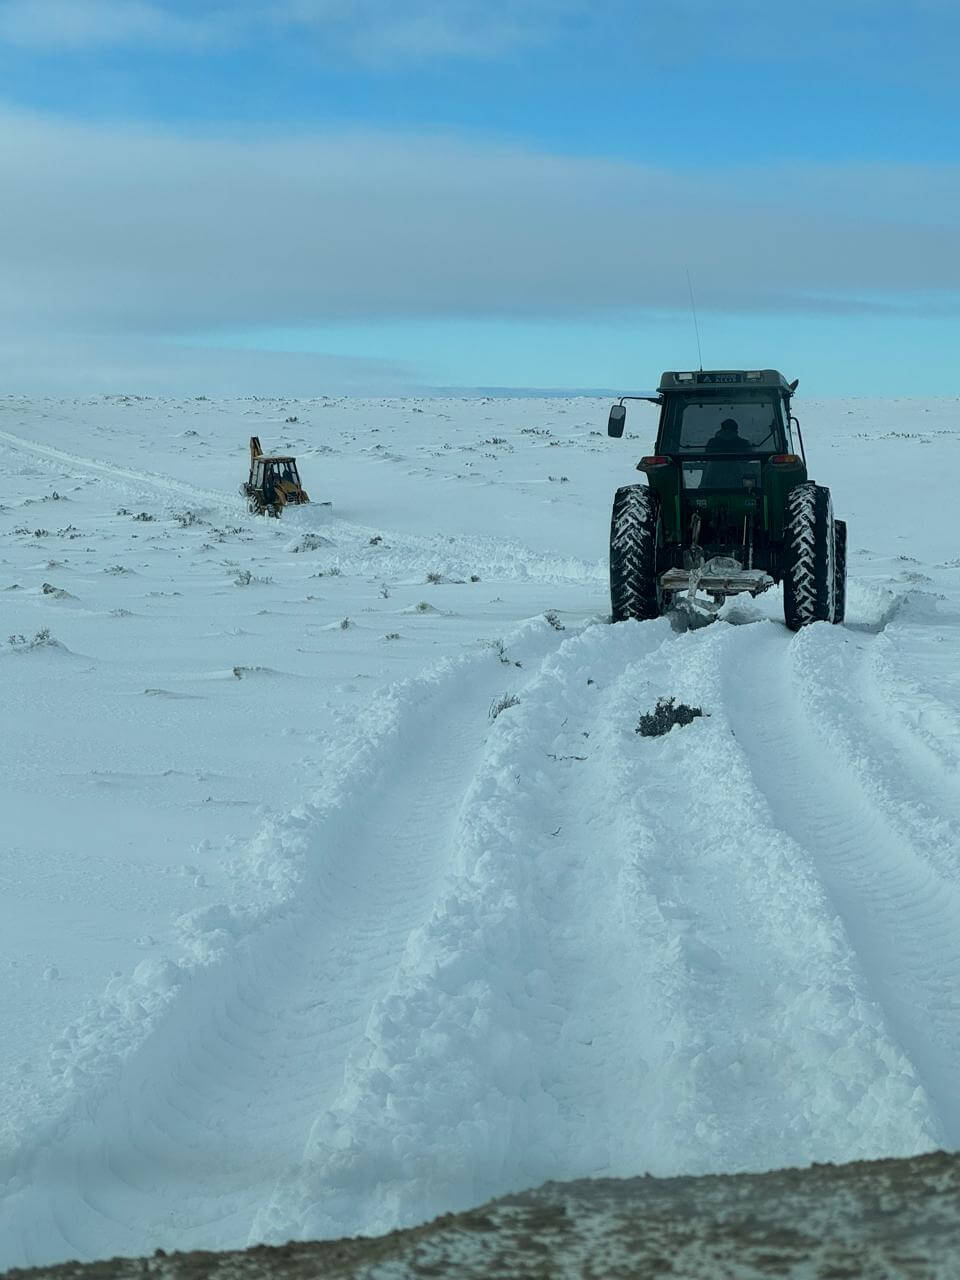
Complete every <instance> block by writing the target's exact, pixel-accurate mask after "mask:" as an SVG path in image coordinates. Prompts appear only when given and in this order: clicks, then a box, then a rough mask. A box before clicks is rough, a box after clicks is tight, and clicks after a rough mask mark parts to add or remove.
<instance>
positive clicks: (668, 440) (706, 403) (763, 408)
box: [657, 391, 783, 454]
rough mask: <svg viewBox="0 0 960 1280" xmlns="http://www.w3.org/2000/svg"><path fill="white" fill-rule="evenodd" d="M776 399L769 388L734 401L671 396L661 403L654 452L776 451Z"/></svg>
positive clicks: (779, 436) (779, 424)
mask: <svg viewBox="0 0 960 1280" xmlns="http://www.w3.org/2000/svg"><path fill="white" fill-rule="evenodd" d="M782 450H783V418H782V416H781V409H780V401H779V398H778V397H776V396H772V395H771V394H770V392H769V391H757V392H756V394H755V395H753V396H750V397H747V396H744V395H743V393H741V394H740V395H738V396H737V398H736V400H731V399H725V398H721V397H719V396H704V397H703V399H702V400H695V399H694V398H693V397H692V396H671V397H669V399H668V400H667V403H666V405H665V406H664V417H663V423H662V426H661V432H660V444H659V446H658V449H657V452H658V453H667V454H676V453H699V454H705V453H734V454H736V453H741V454H742V453H780V452H782Z"/></svg>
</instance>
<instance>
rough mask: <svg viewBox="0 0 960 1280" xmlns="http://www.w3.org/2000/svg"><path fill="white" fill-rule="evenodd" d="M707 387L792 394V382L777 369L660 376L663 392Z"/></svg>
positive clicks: (729, 370) (703, 370) (700, 372)
mask: <svg viewBox="0 0 960 1280" xmlns="http://www.w3.org/2000/svg"><path fill="white" fill-rule="evenodd" d="M705 387H713V388H717V389H718V390H728V389H731V388H733V387H741V388H743V389H744V390H746V389H748V388H755V387H764V388H766V387H769V388H772V389H773V390H775V391H780V392H782V393H784V394H786V395H791V394H792V388H791V386H790V384H789V383H788V382H787V380H786V378H785V377H784V376H783V374H782V373H779V372H778V371H777V370H776V369H694V370H691V371H690V372H688V373H664V374H662V375H661V377H660V387H659V390H660V392H661V394H662V393H663V392H664V391H702V390H703V389H704V388H705Z"/></svg>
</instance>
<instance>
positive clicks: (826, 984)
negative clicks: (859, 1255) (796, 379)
mask: <svg viewBox="0 0 960 1280" xmlns="http://www.w3.org/2000/svg"><path fill="white" fill-rule="evenodd" d="M798 407H799V408H800V409H801V418H802V421H803V425H804V430H805V437H806V442H807V450H808V454H809V456H810V460H811V471H812V474H813V475H814V477H815V478H816V479H818V480H820V481H821V482H823V483H828V484H830V485H831V487H832V489H833V492H834V501H835V506H836V508H837V511H838V514H840V515H842V516H845V517H846V518H847V520H848V522H849V529H850V573H851V581H850V589H849V599H848V618H847V625H846V626H845V627H842V628H839V627H833V628H831V627H828V626H826V625H817V626H815V627H813V628H810V629H809V630H807V631H805V632H802V633H800V634H799V635H796V636H793V635H790V634H789V633H788V632H786V630H785V629H784V628H783V626H782V622H781V621H780V598H779V595H778V594H777V593H770V594H769V595H768V596H765V597H762V598H761V599H759V600H758V601H756V602H750V601H747V602H742V601H741V602H731V603H729V604H728V605H727V606H725V609H724V620H723V621H721V622H719V623H717V624H715V625H714V626H712V627H709V628H706V629H704V630H698V631H690V632H681V631H678V630H675V629H673V628H672V627H671V625H670V623H669V621H667V620H661V621H659V622H655V623H646V624H640V625H638V624H624V625H620V626H617V627H610V626H609V625H607V622H606V616H607V608H608V604H607V597H606V539H607V522H608V518H609V506H610V499H611V497H612V493H613V490H614V488H615V487H616V486H617V485H618V484H621V483H628V482H630V479H631V476H632V475H633V474H634V473H633V472H632V470H631V468H632V463H633V461H634V460H635V458H636V457H637V456H639V455H640V454H641V453H643V452H645V451H647V450H648V449H649V446H650V443H651V440H650V438H649V436H650V421H651V420H650V418H649V417H644V415H643V411H642V410H638V411H637V413H636V414H635V415H633V416H632V417H631V420H630V434H629V435H628V437H627V438H626V439H625V440H624V441H623V442H616V441H608V440H607V439H606V437H605V435H603V434H601V433H602V432H603V427H604V421H605V411H606V405H605V404H602V403H600V402H597V401H591V400H566V401H564V400H553V401H538V400H513V401H511V400H482V399H480V400H455V399H449V400H394V401H374V400H369V401H356V400H327V399H318V400H312V401H292V400H291V401H282V402H281V401H275V400H255V399H251V400H240V401H233V402H228V401H217V402H210V401H205V400H193V401H172V400H140V399H137V398H131V397H107V398H96V399H91V400H84V401H25V400H20V399H15V398H7V399H4V400H0V448H2V449H3V455H2V456H3V462H2V467H3V474H4V480H5V483H4V486H3V492H2V495H0V503H2V506H0V603H2V606H3V626H2V628H0V688H2V690H3V709H4V712H5V725H6V730H7V731H6V733H5V735H4V741H3V745H2V747H0V803H2V807H3V813H4V815H5V817H4V822H3V825H2V831H3V836H2V847H0V884H2V888H3V893H2V896H0V963H2V965H3V969H4V979H5V980H4V982H3V984H2V987H0V1016H2V1019H3V1023H2V1025H3V1028H4V1034H3V1036H2V1038H0V1073H2V1074H0V1079H2V1081H3V1089H2V1091H0V1178H2V1179H3V1182H4V1185H3V1199H2V1203H0V1268H3V1267H8V1266H15V1265H26V1264H31V1263H43V1262H50V1261H56V1260H58V1259H61V1258H67V1257H74V1256H75V1257H81V1258H92V1257H103V1256H107V1255H110V1254H114V1253H130V1254H134V1253H145V1252H150V1251H151V1250H153V1249H154V1248H156V1247H160V1246H162V1247H163V1248H166V1249H170V1248H197V1247H207V1248H225V1247H236V1246H240V1245H243V1244H244V1243H246V1242H247V1240H248V1239H250V1240H258V1239H266V1240H282V1239H286V1238H287V1237H289V1236H299V1237H303V1236H310V1235H323V1236H326V1235H339V1234H352V1233H358V1232H375V1231H381V1230H387V1229H390V1228H392V1227H394V1226H396V1225H406V1224H409V1223H413V1222H417V1221H422V1220H424V1219H426V1218H428V1217H430V1216H432V1215H433V1214H436V1213H439V1212H442V1211H445V1210H448V1209H453V1208H460V1207H463V1206H466V1205H470V1204H475V1203H479V1202H480V1201H482V1200H484V1199H486V1198H488V1197H490V1196H493V1195H498V1194H502V1193H503V1192H506V1191H510V1190H514V1189H518V1188H521V1187H524V1186H532V1185H535V1184H537V1183H539V1182H542V1181H543V1180H544V1179H546V1178H555V1179H557V1178H577V1177H585V1176H602V1175H629V1174H634V1173H638V1172H643V1171H650V1172H654V1173H660V1174H686V1173H702V1172H713V1171H734V1170H743V1169H764V1168H772V1167H776V1166H779V1165H783V1164H789V1163H804V1162H809V1161H811V1160H820V1161H822V1160H835V1161H839V1160H845V1159H853V1158H858V1157H873V1156H881V1155H901V1154H909V1153H913V1152H918V1151H923V1150H929V1149H932V1148H934V1147H937V1146H941V1145H944V1146H948V1147H952V1148H957V1147H960V1103H958V1101H957V1099H956V1096H955V1088H954V1081H955V1078H956V1073H957V1070H958V1067H960V997H958V995H957V992H958V986H957V981H958V975H960V942H958V939H960V876H958V870H960V786H958V759H960V676H958V654H960V646H958V640H960V628H958V621H960V538H958V535H957V533H956V528H955V523H954V522H953V520H952V513H951V505H950V504H951V495H952V487H951V484H952V481H951V477H952V475H953V473H954V472H955V470H956V468H957V464H958V462H960V402H958V401H939V402H934V401H929V402H918V401H886V402H881V401H860V400H851V401H846V402H843V401H839V402H832V403H829V404H826V403H825V404H807V405H803V404H802V402H801V403H800V404H799V406H798ZM631 412H632V411H631ZM291 418H295V419H296V421H289V419H291ZM251 433H255V434H258V435H260V437H261V440H262V441H263V443H264V446H265V447H269V448H271V449H279V448H280V447H281V446H283V447H289V448H290V449H292V450H293V451H294V452H296V454H297V456H298V458H299V461H300V468H301V474H302V475H303V478H304V483H305V484H306V486H307V488H308V490H309V491H310V492H311V495H312V496H313V497H314V498H316V499H324V498H329V499H331V500H332V501H333V503H334V505H333V507H332V508H325V507H321V506H319V505H312V506H310V507H308V508H303V509H301V510H300V511H298V512H288V513H287V515H286V516H285V517H284V518H283V520H281V521H279V522H274V521H268V520H264V519H257V518H256V517H253V516H250V515H249V514H248V513H247V512H246V509H245V504H244V502H243V500H242V499H241V498H240V497H239V494H238V492H237V487H238V485H239V483H240V481H241V480H242V479H243V478H244V475H245V471H246V443H247V438H248V436H249V435H250V434H251ZM8 636H9V637H10V639H9V640H7V637H8ZM506 695H511V697H512V698H514V699H516V702H514V703H513V705H509V706H507V707H506V708H505V709H504V710H502V711H500V713H499V714H497V715H494V711H495V709H496V706H497V705H499V704H502V703H503V701H504V700H505V696H506ZM661 696H675V697H677V698H679V699H682V700H683V701H685V702H688V703H692V704H695V705H698V706H702V707H703V709H704V712H705V713H706V714H705V715H704V716H703V717H702V718H699V719H697V720H695V721H694V722H693V723H692V724H691V725H688V726H686V727H683V728H676V729H674V730H673V731H672V732H671V733H670V734H669V735H667V736H666V737H662V738H652V739H651V738H645V737H642V736H639V735H637V734H636V733H635V728H636V724H637V721H638V719H639V716H640V715H641V714H642V713H643V712H645V711H649V710H651V709H652V708H653V706H654V705H655V703H656V701H657V699H658V697H661ZM507 700H509V699H507Z"/></svg>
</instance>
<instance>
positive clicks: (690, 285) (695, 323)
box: [684, 267, 703, 373]
mask: <svg viewBox="0 0 960 1280" xmlns="http://www.w3.org/2000/svg"><path fill="white" fill-rule="evenodd" d="M684 270H685V271H686V273H687V288H688V289H689V290H690V310H691V311H692V312H693V331H694V333H695V334H696V335H697V359H698V360H699V361H700V372H701V373H703V352H702V351H701V349H700V322H699V321H698V320H697V304H696V302H694V300H693V281H692V280H691V279H690V268H689V267H684Z"/></svg>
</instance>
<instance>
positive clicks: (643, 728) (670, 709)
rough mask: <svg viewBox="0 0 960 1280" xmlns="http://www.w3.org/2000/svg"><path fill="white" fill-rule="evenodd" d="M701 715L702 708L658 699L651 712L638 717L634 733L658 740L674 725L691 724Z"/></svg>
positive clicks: (669, 699) (672, 700) (668, 699)
mask: <svg viewBox="0 0 960 1280" xmlns="http://www.w3.org/2000/svg"><path fill="white" fill-rule="evenodd" d="M702 715H703V708H702V707H689V706H687V704H686V703H685V702H676V701H675V700H674V699H673V698H658V699H657V705H656V707H655V708H654V709H653V711H647V712H645V713H644V714H643V715H642V716H641V717H640V722H639V724H638V725H637V727H636V730H635V732H636V733H639V734H641V735H642V736H643V737H644V738H659V737H662V735H663V734H665V733H669V732H670V730H671V729H672V728H673V726H674V725H675V724H679V725H685V724H692V723H693V721H694V720H696V719H697V717H698V716H702Z"/></svg>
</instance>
